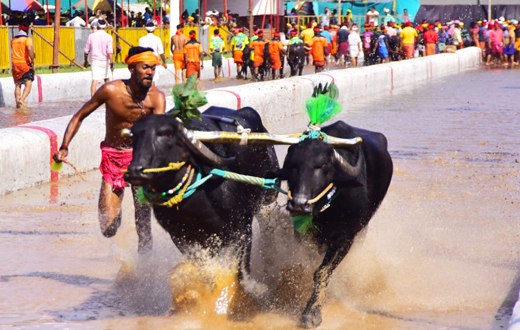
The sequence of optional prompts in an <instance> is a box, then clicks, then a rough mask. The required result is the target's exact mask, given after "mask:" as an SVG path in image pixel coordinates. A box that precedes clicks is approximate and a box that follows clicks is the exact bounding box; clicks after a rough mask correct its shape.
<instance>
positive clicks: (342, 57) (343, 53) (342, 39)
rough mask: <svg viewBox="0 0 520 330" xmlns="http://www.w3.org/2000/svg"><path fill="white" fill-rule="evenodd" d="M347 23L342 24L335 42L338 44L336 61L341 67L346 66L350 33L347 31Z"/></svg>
mask: <svg viewBox="0 0 520 330" xmlns="http://www.w3.org/2000/svg"><path fill="white" fill-rule="evenodd" d="M348 25H349V23H348V22H344V23H343V24H342V26H341V28H340V29H339V30H338V38H337V40H336V42H337V44H338V61H339V62H340V64H341V65H344V66H346V65H347V60H348V57H349V54H350V53H349V45H348V36H349V34H350V31H349V30H348Z"/></svg>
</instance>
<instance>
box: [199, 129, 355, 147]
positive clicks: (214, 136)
mask: <svg viewBox="0 0 520 330" xmlns="http://www.w3.org/2000/svg"><path fill="white" fill-rule="evenodd" d="M190 132H191V133H192V134H193V135H194V136H195V138H196V139H198V140H200V141H202V142H207V143H223V144H226V143H230V144H239V143H240V141H241V139H242V134H238V133H234V132H215V131H190ZM300 137H301V134H286V135H280V134H274V133H249V134H248V135H247V144H248V145H277V144H283V145H287V144H289V145H291V144H297V143H299V142H300ZM362 142H363V140H362V139H361V138H360V137H356V138H352V139H342V138H337V137H334V136H329V144H330V145H331V146H333V147H335V148H345V147H355V146H358V145H359V144H361V143H362Z"/></svg>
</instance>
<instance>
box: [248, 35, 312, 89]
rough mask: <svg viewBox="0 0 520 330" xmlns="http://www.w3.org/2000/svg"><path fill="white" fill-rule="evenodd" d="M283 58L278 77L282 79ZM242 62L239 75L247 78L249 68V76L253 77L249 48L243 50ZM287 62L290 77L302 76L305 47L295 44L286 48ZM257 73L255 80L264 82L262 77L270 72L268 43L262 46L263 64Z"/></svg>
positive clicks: (282, 58)
mask: <svg viewBox="0 0 520 330" xmlns="http://www.w3.org/2000/svg"><path fill="white" fill-rule="evenodd" d="M284 57H285V56H281V61H282V68H281V69H280V77H283V69H284V64H285V61H284ZM242 60H243V61H244V62H243V64H242V68H241V71H240V75H242V76H243V77H244V78H247V69H248V68H249V71H250V72H251V75H252V76H254V67H253V61H252V60H251V48H249V47H246V48H244V52H243V54H242ZM287 62H288V63H289V67H290V68H291V77H293V76H296V75H299V76H301V75H302V71H303V67H304V65H305V47H304V44H303V43H295V44H291V45H289V46H288V52H287ZM258 71H259V76H260V77H257V78H258V79H260V80H264V77H265V76H268V75H269V72H270V71H271V65H270V58H269V43H268V42H267V43H266V44H265V46H264V62H263V64H262V65H261V66H260V67H259V70H258Z"/></svg>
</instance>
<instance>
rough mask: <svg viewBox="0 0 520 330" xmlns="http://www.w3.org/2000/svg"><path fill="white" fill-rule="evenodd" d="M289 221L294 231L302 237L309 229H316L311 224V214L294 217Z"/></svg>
mask: <svg viewBox="0 0 520 330" xmlns="http://www.w3.org/2000/svg"><path fill="white" fill-rule="evenodd" d="M291 220H292V223H293V226H294V230H296V231H297V232H299V233H300V234H302V235H305V234H306V233H307V232H308V231H309V230H311V229H316V226H315V225H314V224H313V223H312V215H311V214H304V215H295V216H294V217H291Z"/></svg>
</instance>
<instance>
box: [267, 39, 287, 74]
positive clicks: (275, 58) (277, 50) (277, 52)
mask: <svg viewBox="0 0 520 330" xmlns="http://www.w3.org/2000/svg"><path fill="white" fill-rule="evenodd" d="M284 48H285V47H284V45H283V44H282V42H281V41H280V32H275V33H274V37H273V39H272V40H271V42H269V63H270V64H271V69H272V70H273V79H276V71H277V70H280V69H281V68H282V60H281V56H282V55H285V50H284ZM282 74H283V73H282V72H281V70H280V76H279V77H281V76H282Z"/></svg>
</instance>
